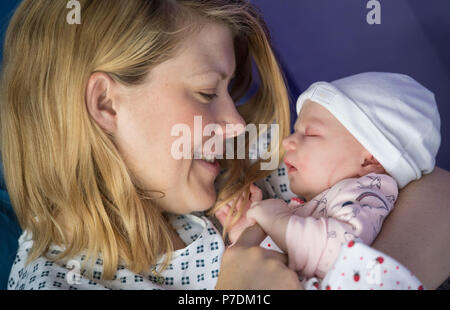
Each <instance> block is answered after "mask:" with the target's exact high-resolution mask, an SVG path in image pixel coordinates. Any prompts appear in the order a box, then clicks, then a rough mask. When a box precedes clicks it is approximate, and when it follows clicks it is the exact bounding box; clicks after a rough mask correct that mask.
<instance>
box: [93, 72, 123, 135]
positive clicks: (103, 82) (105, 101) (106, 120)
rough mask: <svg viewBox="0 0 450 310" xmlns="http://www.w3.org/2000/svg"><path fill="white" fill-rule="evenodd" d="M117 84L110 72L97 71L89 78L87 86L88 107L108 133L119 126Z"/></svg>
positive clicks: (96, 120)
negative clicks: (115, 93) (115, 96)
mask: <svg viewBox="0 0 450 310" xmlns="http://www.w3.org/2000/svg"><path fill="white" fill-rule="evenodd" d="M115 86H116V83H115V82H114V80H113V79H111V78H110V77H109V75H108V74H106V73H103V72H96V73H94V74H92V75H91V77H90V78H89V81H88V84H87V88H86V108H87V110H88V112H89V114H90V116H91V117H92V119H93V120H95V122H96V123H97V124H98V125H99V126H100V127H101V128H103V129H104V130H106V131H107V132H108V133H114V132H115V131H116V128H117V117H116V116H117V112H116V107H115V106H116V102H115V101H114V98H113V91H114V87H115Z"/></svg>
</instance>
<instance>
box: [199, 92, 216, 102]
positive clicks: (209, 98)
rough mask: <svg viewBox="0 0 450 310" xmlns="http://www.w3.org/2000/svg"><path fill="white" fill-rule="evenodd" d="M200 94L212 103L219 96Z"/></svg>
mask: <svg viewBox="0 0 450 310" xmlns="http://www.w3.org/2000/svg"><path fill="white" fill-rule="evenodd" d="M198 94H199V95H200V96H202V97H203V98H204V99H206V100H208V101H212V100H214V99H215V98H217V94H208V93H203V92H199V93H198Z"/></svg>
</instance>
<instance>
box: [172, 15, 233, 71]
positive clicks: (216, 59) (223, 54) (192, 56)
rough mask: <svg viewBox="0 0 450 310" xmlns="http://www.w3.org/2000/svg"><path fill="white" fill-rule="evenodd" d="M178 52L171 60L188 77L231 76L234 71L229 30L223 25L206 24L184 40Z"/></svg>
mask: <svg viewBox="0 0 450 310" xmlns="http://www.w3.org/2000/svg"><path fill="white" fill-rule="evenodd" d="M181 44H182V46H181V48H180V52H179V53H178V54H177V56H175V57H174V58H173V59H172V62H173V64H174V65H177V66H180V67H181V68H184V70H183V71H185V72H184V73H185V74H188V75H190V76H193V75H199V74H207V73H212V72H216V73H218V74H220V75H223V76H231V75H232V74H233V72H234V70H235V62H236V60H235V53H234V45H233V36H232V33H231V30H230V29H229V28H228V27H226V26H225V25H221V24H218V23H207V24H205V25H204V26H203V27H202V28H201V29H200V30H199V31H196V32H194V33H192V34H190V35H189V37H188V38H186V39H184V40H183V42H182V43H181Z"/></svg>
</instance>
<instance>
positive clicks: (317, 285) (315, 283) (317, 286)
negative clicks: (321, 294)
mask: <svg viewBox="0 0 450 310" xmlns="http://www.w3.org/2000/svg"><path fill="white" fill-rule="evenodd" d="M313 286H314V287H315V288H316V289H319V282H317V281H316V282H314V283H313Z"/></svg>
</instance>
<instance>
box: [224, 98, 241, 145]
mask: <svg viewBox="0 0 450 310" xmlns="http://www.w3.org/2000/svg"><path fill="white" fill-rule="evenodd" d="M223 104H224V105H226V106H225V107H224V108H223V109H221V111H220V112H219V114H220V115H219V117H218V120H219V124H220V126H221V127H222V130H223V133H224V136H225V137H224V138H225V139H230V138H233V137H237V136H239V135H240V134H242V133H243V132H244V131H245V126H246V123H245V120H244V118H243V117H242V116H241V115H240V114H239V112H238V111H237V109H236V106H235V104H234V102H233V100H232V99H231V98H229V101H228V102H226V103H225V102H224V103H223Z"/></svg>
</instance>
